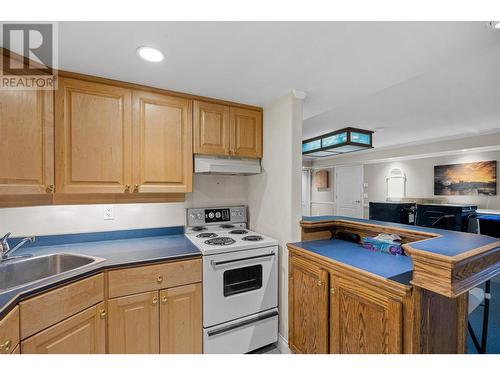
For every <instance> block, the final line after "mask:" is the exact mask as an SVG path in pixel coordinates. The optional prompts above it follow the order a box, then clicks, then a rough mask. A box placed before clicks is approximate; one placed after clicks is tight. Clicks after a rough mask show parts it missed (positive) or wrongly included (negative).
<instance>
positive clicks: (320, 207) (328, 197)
mask: <svg viewBox="0 0 500 375" xmlns="http://www.w3.org/2000/svg"><path fill="white" fill-rule="evenodd" d="M324 169H326V170H327V171H328V187H327V188H317V187H316V178H315V176H316V172H317V171H318V170H313V171H312V179H311V215H312V216H319V215H334V213H335V206H334V205H333V204H332V203H335V195H334V186H335V185H334V183H335V170H334V168H324Z"/></svg>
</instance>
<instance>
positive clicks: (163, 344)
mask: <svg viewBox="0 0 500 375" xmlns="http://www.w3.org/2000/svg"><path fill="white" fill-rule="evenodd" d="M160 296H161V307H160V353H162V354H186V353H189V354H197V353H201V352H202V330H203V327H202V308H201V306H202V284H201V283H197V284H191V285H184V286H179V287H177V288H170V289H165V290H161V291H160Z"/></svg>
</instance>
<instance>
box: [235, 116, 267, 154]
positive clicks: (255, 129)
mask: <svg viewBox="0 0 500 375" xmlns="http://www.w3.org/2000/svg"><path fill="white" fill-rule="evenodd" d="M230 120H231V154H232V155H235V156H242V157H248V158H261V157H262V113H261V112H259V111H252V110H249V109H243V108H236V107H231V109H230Z"/></svg>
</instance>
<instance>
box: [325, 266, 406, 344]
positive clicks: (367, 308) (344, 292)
mask: <svg viewBox="0 0 500 375" xmlns="http://www.w3.org/2000/svg"><path fill="white" fill-rule="evenodd" d="M331 285H332V289H331V294H332V296H331V302H330V303H331V307H330V308H331V332H330V352H331V353H335V354H382V353H392V354H398V353H402V335H403V328H402V303H401V302H399V301H396V300H394V299H392V298H390V296H388V295H385V294H383V293H382V292H380V291H375V290H373V289H370V288H367V287H366V286H365V285H363V284H361V283H358V282H355V281H354V280H350V279H346V278H343V277H341V276H336V275H333V276H332V277H331Z"/></svg>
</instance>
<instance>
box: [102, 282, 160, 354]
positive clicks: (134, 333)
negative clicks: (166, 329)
mask: <svg viewBox="0 0 500 375" xmlns="http://www.w3.org/2000/svg"><path fill="white" fill-rule="evenodd" d="M108 310H109V316H108V346H109V353H110V354H158V353H159V344H160V338H159V331H160V327H159V301H158V291H155V292H147V293H142V294H134V295H131V296H127V297H120V298H114V299H110V300H109V301H108Z"/></svg>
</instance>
